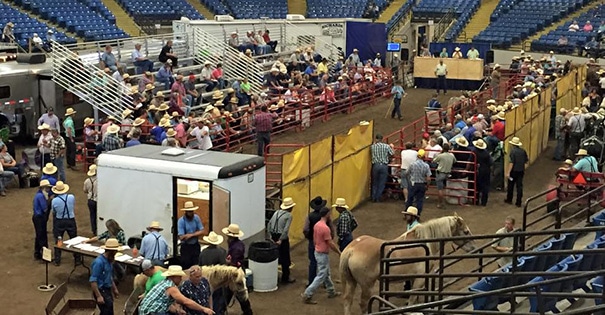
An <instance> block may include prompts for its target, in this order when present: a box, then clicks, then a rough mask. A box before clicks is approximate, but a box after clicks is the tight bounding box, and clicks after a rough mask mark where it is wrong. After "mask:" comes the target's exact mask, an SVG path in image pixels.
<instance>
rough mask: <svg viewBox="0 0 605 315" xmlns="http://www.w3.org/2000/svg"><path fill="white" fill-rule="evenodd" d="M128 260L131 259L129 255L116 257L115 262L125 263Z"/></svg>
mask: <svg viewBox="0 0 605 315" xmlns="http://www.w3.org/2000/svg"><path fill="white" fill-rule="evenodd" d="M129 259H132V257H130V256H129V255H121V256H116V260H117V261H120V262H125V261H127V260H129Z"/></svg>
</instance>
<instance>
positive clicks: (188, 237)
mask: <svg viewBox="0 0 605 315" xmlns="http://www.w3.org/2000/svg"><path fill="white" fill-rule="evenodd" d="M173 131H174V130H173ZM197 209H199V207H198V206H196V205H194V204H193V201H186V202H185V205H184V206H183V208H181V211H183V212H185V215H183V216H182V217H180V218H179V220H178V221H177V232H178V237H179V240H180V241H181V266H183V268H185V269H188V268H189V267H191V266H193V265H196V264H197V263H198V261H199V256H200V242H199V237H200V236H202V233H203V231H204V225H203V224H202V219H200V217H199V216H198V215H197V214H195V211H196V210H197Z"/></svg>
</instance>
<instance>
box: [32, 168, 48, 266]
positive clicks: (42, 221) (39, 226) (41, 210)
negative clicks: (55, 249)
mask: <svg viewBox="0 0 605 315" xmlns="http://www.w3.org/2000/svg"><path fill="white" fill-rule="evenodd" d="M49 190H50V182H49V181H48V180H47V179H43V180H41V181H40V188H39V189H38V192H36V195H35V196H34V211H33V212H34V214H33V216H32V222H33V223H34V231H35V232H36V237H35V241H34V259H36V260H40V259H42V248H43V247H48V235H47V231H46V218H47V213H48V200H49V194H48V192H49Z"/></svg>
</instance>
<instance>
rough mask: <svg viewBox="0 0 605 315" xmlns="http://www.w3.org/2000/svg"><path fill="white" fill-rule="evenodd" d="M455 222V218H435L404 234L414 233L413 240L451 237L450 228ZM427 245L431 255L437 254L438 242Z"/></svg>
mask: <svg viewBox="0 0 605 315" xmlns="http://www.w3.org/2000/svg"><path fill="white" fill-rule="evenodd" d="M456 222H457V221H456V217H455V216H446V217H441V218H435V219H431V220H429V221H426V222H423V223H420V224H418V225H416V226H415V227H414V228H413V229H411V230H410V231H408V232H406V234H408V233H414V236H415V238H416V239H419V240H430V239H434V238H442V237H451V236H452V226H455V225H456ZM406 236H407V235H406ZM427 245H428V247H429V250H430V251H431V254H436V253H438V252H439V243H438V242H428V243H427Z"/></svg>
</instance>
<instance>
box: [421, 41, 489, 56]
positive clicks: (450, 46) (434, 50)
mask: <svg viewBox="0 0 605 315" xmlns="http://www.w3.org/2000/svg"><path fill="white" fill-rule="evenodd" d="M471 46H475V48H476V49H477V50H478V51H479V58H481V59H485V55H486V54H487V52H488V51H489V50H491V49H492V45H491V44H487V43H485V44H480V43H477V44H472V43H431V46H430V47H429V49H430V50H431V54H432V55H433V56H439V53H440V52H441V49H443V47H445V48H447V52H448V53H449V55H450V58H451V57H452V54H453V53H454V49H456V47H460V51H461V52H462V55H463V56H464V58H466V52H467V51H469V49H471Z"/></svg>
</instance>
